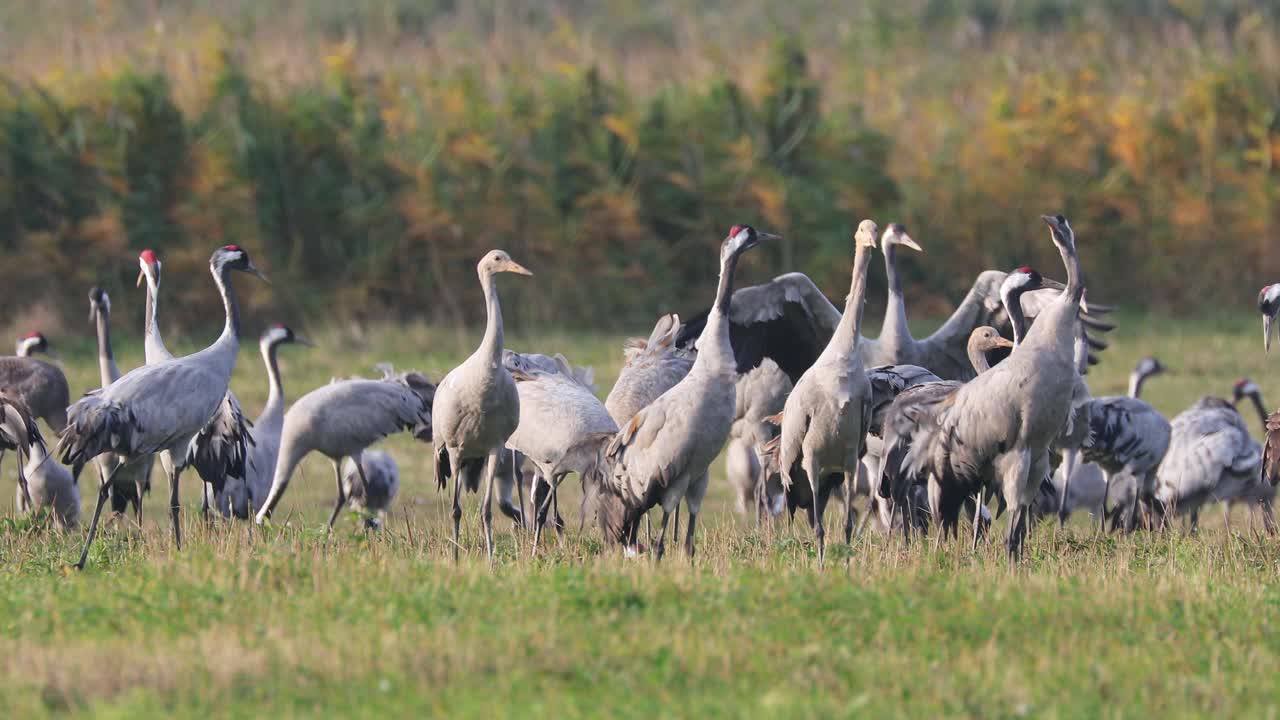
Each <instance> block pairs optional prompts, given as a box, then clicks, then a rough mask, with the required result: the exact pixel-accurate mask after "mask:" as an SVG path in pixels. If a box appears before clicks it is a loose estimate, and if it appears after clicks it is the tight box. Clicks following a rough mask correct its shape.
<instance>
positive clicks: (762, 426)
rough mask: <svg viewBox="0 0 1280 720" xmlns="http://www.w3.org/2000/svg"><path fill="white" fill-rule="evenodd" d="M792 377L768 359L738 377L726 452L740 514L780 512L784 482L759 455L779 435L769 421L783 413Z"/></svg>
mask: <svg viewBox="0 0 1280 720" xmlns="http://www.w3.org/2000/svg"><path fill="white" fill-rule="evenodd" d="M792 387H793V386H792V383H791V378H789V377H787V374H786V373H784V372H782V368H780V367H778V364H777V363H775V362H774V361H773V360H771V359H769V358H765V359H764V361H763V362H761V363H760V366H759V367H756V368H754V369H752V370H750V371H748V372H746V373H744V374H743V375H742V376H741V377H740V378H738V386H737V403H736V409H735V411H734V420H733V427H732V428H731V429H730V430H729V443H728V446H727V448H726V450H725V474H726V475H727V476H728V478H729V484H730V485H732V486H733V488H734V490H735V491H736V497H737V508H738V512H741V513H746V512H747V511H748V509H749V508H754V512H756V513H763V514H766V515H773V514H777V513H778V512H781V509H782V508H781V504H780V501H781V499H782V479H781V477H780V476H778V475H777V473H776V472H775V473H766V471H765V466H764V464H763V463H762V461H761V458H760V455H761V453H763V452H764V446H765V445H766V444H767V443H768V442H769V441H770V440H772V439H773V438H774V436H775V435H776V426H775V425H774V424H773V423H771V422H769V421H768V418H771V417H772V416H775V415H777V414H778V413H781V412H782V410H783V408H784V407H785V406H786V402H787V396H788V395H790V394H791V390H792Z"/></svg>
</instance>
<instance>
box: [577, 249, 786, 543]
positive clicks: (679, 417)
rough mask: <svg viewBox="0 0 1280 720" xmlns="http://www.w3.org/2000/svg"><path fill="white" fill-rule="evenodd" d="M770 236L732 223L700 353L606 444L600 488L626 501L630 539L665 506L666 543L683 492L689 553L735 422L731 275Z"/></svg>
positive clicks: (663, 540) (661, 539)
mask: <svg viewBox="0 0 1280 720" xmlns="http://www.w3.org/2000/svg"><path fill="white" fill-rule="evenodd" d="M770 237H773V236H771V235H768V234H766V233H761V232H757V231H756V229H755V228H753V227H751V226H749V225H735V226H733V227H732V228H730V229H729V235H728V237H727V238H725V241H724V243H723V244H722V245H721V248H720V281H719V285H718V287H717V289H716V301H715V305H714V306H713V307H712V309H711V312H710V314H709V315H708V316H707V320H706V324H705V327H704V329H703V331H702V334H701V335H700V336H699V337H698V343H697V348H698V356H697V358H696V359H695V360H694V361H693V367H692V368H691V369H690V370H689V374H688V375H686V376H685V377H684V378H683V379H681V380H680V382H678V383H676V384H675V385H674V386H673V387H672V388H671V389H669V390H667V391H666V392H664V393H663V394H662V395H661V396H659V397H658V398H657V399H656V400H654V401H653V402H652V403H650V404H649V405H648V406H646V407H644V408H643V409H641V410H640V411H639V412H638V413H636V415H635V416H634V417H633V418H631V420H630V421H628V422H627V423H626V424H625V425H624V426H623V427H622V429H621V431H620V432H619V433H618V434H617V435H616V436H615V437H614V438H613V440H612V441H611V442H610V443H609V446H608V449H607V450H606V457H607V458H608V459H609V460H610V461H611V462H610V463H609V470H610V472H609V473H608V474H607V477H605V478H603V485H604V486H605V491H607V492H609V493H611V494H613V495H615V496H619V497H620V498H621V499H622V502H623V504H624V507H625V515H624V518H623V519H622V525H621V527H623V528H627V535H628V538H627V542H629V543H631V544H633V545H634V543H635V534H636V528H637V527H638V519H639V518H640V516H641V515H643V514H644V513H645V512H647V511H648V510H649V509H650V508H652V507H654V506H655V505H659V504H660V505H661V506H662V528H661V532H660V535H659V539H658V546H657V550H656V557H658V558H661V557H662V554H663V552H664V550H665V547H666V534H667V521H668V519H669V517H670V514H671V513H672V512H673V511H674V510H675V509H676V507H677V506H678V505H679V503H680V501H681V500H682V499H684V500H687V504H688V507H689V526H688V531H687V535H686V540H685V550H686V552H688V554H689V556H690V557H692V556H693V552H694V543H693V539H694V532H695V528H696V526H697V518H698V512H699V510H700V508H701V503H702V498H703V495H704V494H705V493H706V486H707V469H708V468H709V467H710V465H711V462H712V461H713V460H715V457H716V456H717V455H718V454H720V451H721V450H722V449H723V448H724V444H725V440H727V439H728V437H729V430H730V428H731V426H732V425H733V418H734V405H735V398H736V391H735V388H734V383H735V382H736V381H737V366H736V363H735V361H734V356H733V347H732V346H731V345H730V341H729V314H730V312H731V311H732V298H733V276H734V272H735V270H736V269H737V265H738V260H739V258H740V257H741V256H742V254H743V253H744V252H746V251H747V250H749V249H751V248H753V247H755V246H756V245H757V244H758V243H759V242H760V241H761V240H762V239H765V238H770Z"/></svg>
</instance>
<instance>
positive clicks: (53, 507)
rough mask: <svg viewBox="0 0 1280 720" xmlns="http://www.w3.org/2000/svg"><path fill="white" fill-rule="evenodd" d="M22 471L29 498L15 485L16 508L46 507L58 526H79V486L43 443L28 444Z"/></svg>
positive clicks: (22, 511) (69, 527) (40, 508)
mask: <svg viewBox="0 0 1280 720" xmlns="http://www.w3.org/2000/svg"><path fill="white" fill-rule="evenodd" d="M25 473H26V477H27V489H28V492H29V493H30V495H31V501H30V502H27V499H26V498H25V497H24V496H23V494H22V488H18V494H17V499H16V500H15V506H16V507H17V508H18V512H20V513H29V512H39V511H40V510H42V509H44V508H48V509H49V514H50V516H51V517H52V518H53V521H54V523H55V524H56V525H57V526H58V527H59V528H62V529H64V530H73V529H75V528H77V527H79V525H80V488H79V487H77V486H76V482H75V480H74V479H73V478H72V477H71V471H70V470H68V469H66V468H65V467H63V466H61V465H59V464H58V463H57V462H56V461H55V460H54V459H53V458H51V457H49V455H48V453H47V452H46V451H45V447H44V444H43V443H40V442H37V443H32V444H31V445H30V447H29V452H28V459H27V466H26V468H25Z"/></svg>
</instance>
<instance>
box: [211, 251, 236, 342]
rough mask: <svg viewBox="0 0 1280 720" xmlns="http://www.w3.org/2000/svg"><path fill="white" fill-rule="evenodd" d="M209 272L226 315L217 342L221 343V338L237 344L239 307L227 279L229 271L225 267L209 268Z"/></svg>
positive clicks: (229, 281)
mask: <svg viewBox="0 0 1280 720" xmlns="http://www.w3.org/2000/svg"><path fill="white" fill-rule="evenodd" d="M209 271H210V272H211V273H212V274H213V282H214V283H215V284H217V286H218V294H219V295H221V296H222V308H223V310H224V311H225V312H226V314H227V321H226V324H225V325H223V327H222V335H221V336H219V337H218V341H219V342H222V340H223V338H227V337H230V338H231V339H233V340H235V341H236V342H237V343H239V339H240V306H239V305H237V304H236V296H235V293H234V292H232V291H231V280H230V278H229V277H228V275H229V274H230V271H229V270H227V268H226V266H225V265H224V266H222V267H218V268H214V267H210V268H209Z"/></svg>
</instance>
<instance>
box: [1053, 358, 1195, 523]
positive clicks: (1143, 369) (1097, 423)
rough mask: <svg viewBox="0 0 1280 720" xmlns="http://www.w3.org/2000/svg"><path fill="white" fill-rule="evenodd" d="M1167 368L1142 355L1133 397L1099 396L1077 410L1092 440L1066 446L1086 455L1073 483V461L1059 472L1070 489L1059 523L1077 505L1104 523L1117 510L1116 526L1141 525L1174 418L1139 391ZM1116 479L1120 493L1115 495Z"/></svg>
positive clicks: (1081, 429) (1059, 482) (1132, 381)
mask: <svg viewBox="0 0 1280 720" xmlns="http://www.w3.org/2000/svg"><path fill="white" fill-rule="evenodd" d="M1167 370H1168V368H1166V367H1165V366H1164V365H1162V364H1161V363H1160V361H1159V360H1157V359H1156V358H1153V357H1145V358H1142V359H1141V360H1139V361H1138V364H1137V365H1136V366H1135V367H1134V369H1133V372H1132V373H1130V374H1129V394H1128V395H1127V396H1123V395H1121V396H1109V397H1099V398H1093V399H1091V400H1088V401H1086V402H1085V403H1084V404H1083V405H1081V406H1080V407H1079V408H1078V409H1077V411H1076V412H1077V416H1076V420H1075V424H1076V426H1077V431H1078V434H1079V435H1080V436H1081V437H1082V438H1083V436H1085V435H1087V436H1088V439H1087V440H1082V446H1080V447H1070V448H1068V449H1066V450H1064V454H1065V453H1079V454H1080V455H1081V458H1082V459H1083V460H1084V463H1083V464H1080V465H1075V471H1074V472H1073V473H1072V475H1071V478H1070V484H1069V486H1068V485H1066V484H1065V474H1066V472H1067V469H1068V466H1070V465H1073V463H1069V462H1064V463H1062V464H1061V465H1059V466H1058V470H1057V471H1056V472H1055V474H1054V484H1055V485H1056V486H1057V487H1059V488H1060V491H1061V492H1062V493H1064V494H1065V499H1059V500H1058V502H1057V506H1058V518H1059V522H1064V521H1065V520H1066V518H1067V517H1068V516H1069V515H1070V514H1071V512H1072V511H1073V510H1074V509H1075V508H1078V507H1089V508H1092V509H1093V510H1094V513H1095V516H1096V517H1097V518H1098V520H1099V523H1100V524H1101V523H1102V522H1105V518H1106V516H1107V515H1108V514H1111V516H1112V527H1113V529H1114V528H1119V527H1121V526H1123V527H1124V529H1125V531H1126V532H1129V531H1132V530H1133V529H1134V528H1135V527H1136V526H1137V514H1138V506H1139V504H1140V501H1145V500H1147V499H1149V498H1150V497H1151V496H1152V493H1154V492H1155V482H1156V471H1157V470H1158V469H1159V467H1160V461H1161V460H1162V459H1163V458H1164V454H1165V452H1166V451H1167V450H1168V449H1169V436H1170V432H1171V429H1170V426H1169V421H1168V420H1167V419H1165V417H1164V416H1163V415H1161V414H1160V412H1159V411H1158V410H1156V409H1155V408H1153V407H1152V406H1151V405H1150V404H1148V403H1146V402H1144V401H1143V400H1141V399H1140V398H1139V397H1138V396H1139V395H1140V394H1141V392H1142V387H1143V385H1144V384H1145V383H1146V381H1147V380H1148V379H1150V378H1151V377H1154V376H1155V375H1159V374H1161V373H1164V372H1167ZM1077 444H1079V443H1077ZM1080 483H1083V485H1080ZM1116 483H1119V485H1118V486H1117V487H1115V492H1118V493H1119V494H1118V495H1113V486H1114V485H1116ZM1067 488H1069V489H1067ZM1113 497H1114V498H1115V499H1116V501H1115V502H1114V503H1112V504H1111V507H1112V508H1114V510H1111V509H1108V504H1109V503H1110V502H1111V500H1112V498H1113Z"/></svg>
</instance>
